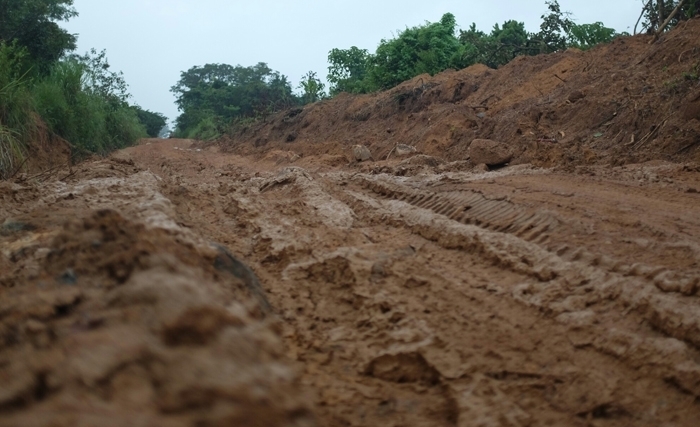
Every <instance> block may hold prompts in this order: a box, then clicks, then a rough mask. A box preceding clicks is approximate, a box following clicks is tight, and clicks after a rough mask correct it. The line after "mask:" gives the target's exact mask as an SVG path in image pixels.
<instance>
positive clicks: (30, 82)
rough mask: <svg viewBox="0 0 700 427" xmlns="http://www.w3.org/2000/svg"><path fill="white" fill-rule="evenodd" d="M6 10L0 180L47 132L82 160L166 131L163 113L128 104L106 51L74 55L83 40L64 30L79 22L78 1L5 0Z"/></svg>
mask: <svg viewBox="0 0 700 427" xmlns="http://www.w3.org/2000/svg"><path fill="white" fill-rule="evenodd" d="M0 10H2V14H0V178H4V177H7V176H9V175H11V174H13V173H14V172H16V171H17V170H18V168H19V167H20V166H21V165H22V164H23V163H24V160H25V158H26V156H27V155H28V147H29V146H30V144H31V142H32V141H34V140H38V139H41V138H42V135H41V133H42V132H43V133H46V132H50V133H51V134H53V135H55V136H57V137H60V138H62V139H64V140H66V141H67V142H68V143H69V144H70V146H71V148H72V151H73V155H74V156H83V155H87V154H90V153H97V154H106V153H108V152H110V151H112V150H115V149H118V148H122V147H125V146H128V145H131V144H133V143H134V142H135V141H136V140H138V139H139V138H141V137H144V136H146V135H152V136H157V135H158V132H159V131H160V130H161V129H162V128H163V127H164V126H165V124H166V120H165V117H164V116H162V115H161V114H158V113H153V112H151V111H147V110H143V109H142V108H140V107H138V106H134V105H130V104H129V99H130V95H129V93H128V87H127V85H126V82H125V81H124V77H123V75H122V73H118V72H114V71H112V70H111V68H110V65H109V62H108V61H107V57H106V53H105V52H104V51H102V52H98V51H96V50H91V51H90V52H88V53H86V54H85V55H77V54H74V53H73V52H74V50H75V47H76V37H75V36H74V35H72V34H69V33H68V32H67V31H66V30H65V29H63V28H61V27H60V26H59V24H58V23H59V22H61V21H66V20H69V19H71V18H73V17H75V16H77V11H76V10H75V8H74V7H73V0H27V1H17V0H0ZM156 128H157V129H156Z"/></svg>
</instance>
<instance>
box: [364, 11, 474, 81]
mask: <svg viewBox="0 0 700 427" xmlns="http://www.w3.org/2000/svg"><path fill="white" fill-rule="evenodd" d="M456 26H457V22H456V20H455V17H454V15H452V14H451V13H446V14H445V15H443V17H442V19H441V20H440V21H439V22H436V23H426V25H423V26H419V27H413V28H407V29H406V30H404V31H402V32H400V33H399V35H398V36H397V37H396V38H394V39H392V40H382V41H381V43H380V44H379V47H377V52H376V54H375V55H374V56H373V57H372V59H371V67H370V69H369V75H370V78H371V79H372V81H373V83H374V85H375V86H376V87H378V88H380V89H387V88H391V87H394V86H396V85H398V84H399V83H401V82H403V81H406V80H409V79H411V78H413V77H415V76H417V75H419V74H423V73H429V74H431V75H433V74H436V73H439V72H441V71H444V70H446V69H448V68H456V69H459V68H462V67H463V65H464V62H463V57H464V45H462V44H461V43H460V42H459V40H458V39H457V37H456V36H455V29H456Z"/></svg>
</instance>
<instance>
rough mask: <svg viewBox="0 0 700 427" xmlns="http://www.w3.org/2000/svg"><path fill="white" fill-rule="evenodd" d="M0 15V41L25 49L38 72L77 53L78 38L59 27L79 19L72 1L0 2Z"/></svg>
mask: <svg viewBox="0 0 700 427" xmlns="http://www.w3.org/2000/svg"><path fill="white" fill-rule="evenodd" d="M0 11H2V12H1V13H0V41H5V42H12V41H17V43H18V44H19V45H21V46H24V47H26V48H27V52H28V53H29V56H30V57H31V58H32V60H33V61H34V62H35V63H36V65H37V66H38V67H37V68H38V69H39V70H41V71H43V72H47V71H48V70H49V69H50V67H51V66H52V64H53V63H54V62H56V61H57V60H58V59H59V58H61V57H62V56H63V55H64V54H65V53H66V52H69V51H72V50H74V49H75V43H76V37H75V35H73V34H69V33H68V32H67V31H66V30H64V29H63V28H61V27H59V26H58V24H57V23H56V22H57V21H66V20H69V19H70V18H73V17H75V16H77V15H78V13H77V12H76V10H75V9H74V8H73V0H0Z"/></svg>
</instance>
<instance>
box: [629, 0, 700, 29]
mask: <svg viewBox="0 0 700 427" xmlns="http://www.w3.org/2000/svg"><path fill="white" fill-rule="evenodd" d="M679 2H680V0H649V1H647V2H645V4H644V8H643V9H642V17H643V18H644V20H643V22H642V29H643V30H644V31H646V32H648V33H654V32H656V31H657V30H658V29H659V27H660V26H661V25H662V24H663V22H664V21H665V20H666V18H668V17H669V16H670V15H671V13H672V12H673V10H674V9H675V8H676V6H678V3H679ZM698 13H700V0H689V1H688V0H687V1H686V2H685V4H683V5H682V6H681V9H680V11H679V13H678V14H676V15H675V16H674V17H673V18H672V19H671V21H670V22H669V24H668V26H667V27H666V30H669V29H671V28H673V27H675V26H676V25H678V23H679V22H682V21H685V20H688V19H690V18H692V17H694V16H695V15H697V14H698ZM636 29H637V27H636V26H635V32H636Z"/></svg>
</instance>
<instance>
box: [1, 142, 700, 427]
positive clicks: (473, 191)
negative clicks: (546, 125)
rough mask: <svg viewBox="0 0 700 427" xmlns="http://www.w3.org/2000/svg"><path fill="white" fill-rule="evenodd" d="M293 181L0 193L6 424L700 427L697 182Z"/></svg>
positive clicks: (255, 177)
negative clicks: (241, 261) (0, 199)
mask: <svg viewBox="0 0 700 427" xmlns="http://www.w3.org/2000/svg"><path fill="white" fill-rule="evenodd" d="M281 163H282V161H281V160H279V159H277V160H276V161H267V160H261V161H255V160H253V159H252V158H251V157H242V156H239V155H235V154H226V153H222V152H220V150H219V149H218V148H216V147H210V148H206V149H199V148H196V145H193V144H192V142H191V141H182V140H165V141H162V140H150V141H144V142H143V143H142V144H141V145H140V146H138V147H134V148H130V149H127V150H124V151H122V152H120V153H117V154H115V155H114V156H112V157H111V158H109V159H106V160H103V161H99V162H93V163H86V164H84V165H82V166H80V167H79V168H78V169H75V170H73V171H72V173H71V172H69V171H66V173H64V174H61V175H58V176H57V177H56V178H54V179H52V180H51V181H50V182H47V183H43V184H40V185H36V184H33V183H31V182H19V183H3V184H2V187H1V188H2V193H0V194H1V195H2V196H1V197H2V200H3V203H2V208H0V209H1V211H2V212H1V213H2V217H1V218H2V219H3V221H4V225H3V233H2V237H1V240H0V247H1V248H2V254H3V255H2V257H1V258H0V262H1V263H2V264H1V265H0V267H1V270H0V271H2V276H1V278H0V280H2V284H3V287H1V288H0V325H2V326H1V328H0V337H2V341H1V342H2V347H0V378H2V384H3V387H2V388H0V415H1V416H0V425H97V424H99V425H304V426H306V425H314V424H317V425H327V426H347V425H354V426H375V425H382V426H544V425H566V426H629V425H635V426H659V425H669V426H671V425H673V426H688V427H690V426H696V425H697V420H698V419H700V400H699V398H700V352H699V349H700V301H699V300H698V284H699V282H698V278H699V277H700V264H699V260H700V218H699V217H698V215H697V211H698V206H700V195H699V194H698V190H700V168H699V167H698V166H697V165H696V164H693V163H687V164H674V163H665V162H650V163H644V164H636V165H628V166H620V167H609V166H606V167H599V166H591V167H586V168H579V169H578V170H577V171H576V172H573V173H568V172H555V171H552V170H549V169H541V168H537V167H534V166H531V165H520V166H511V167H506V168H504V169H501V170H499V171H494V172H475V171H469V172H460V171H456V172H455V171H449V168H448V167H446V165H445V164H443V163H441V162H439V161H438V160H436V159H430V158H426V157H425V156H421V155H416V156H413V157H411V158H409V159H408V160H398V159H396V160H390V161H388V162H383V163H382V165H381V166H376V167H374V166H373V167H369V166H349V167H347V166H329V164H328V157H326V156H319V157H313V158H312V157H306V158H303V159H298V160H295V161H294V163H293V164H290V163H285V164H281ZM66 175H70V176H67V177H66ZM214 243H216V245H214ZM224 247H225V248H227V249H223V248H224ZM238 260H243V261H245V264H247V265H248V266H249V267H250V268H251V270H252V272H251V271H249V270H247V269H246V267H245V266H244V265H243V264H241V263H238ZM252 273H254V275H253V274H252ZM255 277H257V278H258V279H259V283H258V281H256V280H255ZM268 302H269V305H268Z"/></svg>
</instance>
